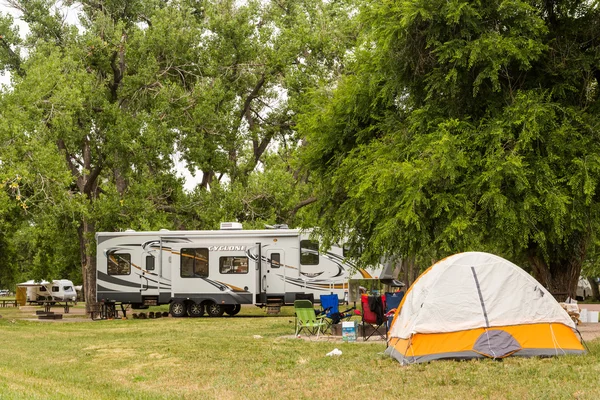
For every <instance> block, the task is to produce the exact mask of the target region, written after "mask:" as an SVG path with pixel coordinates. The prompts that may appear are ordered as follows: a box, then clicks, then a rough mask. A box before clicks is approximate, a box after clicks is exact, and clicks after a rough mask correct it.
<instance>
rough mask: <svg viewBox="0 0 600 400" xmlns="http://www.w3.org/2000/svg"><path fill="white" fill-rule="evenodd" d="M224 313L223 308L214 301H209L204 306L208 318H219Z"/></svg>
mask: <svg viewBox="0 0 600 400" xmlns="http://www.w3.org/2000/svg"><path fill="white" fill-rule="evenodd" d="M224 312H225V308H224V307H223V306H221V305H220V304H217V303H215V302H214V301H210V302H208V303H207V304H206V313H207V314H208V316H209V317H220V316H222V315H223V313H224Z"/></svg>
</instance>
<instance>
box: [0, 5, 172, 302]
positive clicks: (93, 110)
mask: <svg viewBox="0 0 600 400" xmlns="http://www.w3.org/2000/svg"><path fill="white" fill-rule="evenodd" d="M10 3H11V5H13V6H14V7H17V8H18V9H19V10H21V11H22V12H23V19H24V20H25V21H26V22H28V24H29V27H30V29H31V34H30V35H29V36H28V37H27V39H26V40H25V41H24V43H23V45H24V46H26V47H27V49H28V54H27V57H26V58H22V59H21V58H19V59H15V58H14V57H13V58H9V59H7V58H6V57H5V58H3V61H4V62H5V68H8V66H11V65H12V71H13V72H15V71H16V72H17V73H16V74H13V81H12V83H13V86H12V88H11V89H10V90H9V91H7V92H5V93H3V95H2V98H1V99H0V103H1V105H2V107H1V109H0V114H2V120H3V121H10V123H5V124H2V126H1V128H0V134H1V135H2V139H3V140H2V142H3V144H4V146H3V147H2V160H3V164H2V166H3V169H4V170H5V171H9V172H7V173H9V174H12V175H14V176H18V177H19V182H18V183H17V186H16V187H17V188H18V189H19V194H18V195H16V194H15V193H13V195H14V196H15V197H14V198H15V200H16V201H19V202H21V203H22V204H23V205H24V206H23V208H24V209H27V210H28V213H31V214H32V217H31V221H32V224H33V226H35V227H36V229H39V230H40V232H42V234H43V236H44V238H42V239H41V241H42V243H41V244H40V243H36V244H37V245H38V249H40V248H41V249H44V248H48V247H50V246H51V245H52V240H53V239H55V238H56V236H55V235H49V232H51V230H50V229H48V228H50V227H52V226H54V227H56V226H57V223H58V221H65V220H67V221H68V223H69V224H70V226H71V227H73V228H74V229H73V230H69V229H66V230H63V232H70V233H71V234H72V233H73V232H76V237H77V238H78V241H77V242H78V248H79V255H80V265H81V268H82V272H81V276H82V279H83V283H84V290H85V297H86V300H88V301H87V303H86V305H87V311H88V312H89V311H90V310H91V307H92V306H93V304H94V301H95V298H96V296H95V289H96V285H95V275H96V271H95V248H94V234H95V232H96V229H98V228H99V229H102V228H104V229H107V230H108V229H110V230H113V229H119V228H122V227H123V224H122V223H121V221H120V220H119V219H121V218H122V219H123V220H127V224H130V223H132V221H131V220H130V219H129V218H127V216H126V214H128V213H125V212H123V209H127V208H129V209H130V211H129V212H131V211H133V210H136V209H138V210H139V209H143V210H144V212H145V215H144V216H143V217H142V218H136V219H135V221H133V223H132V225H134V227H135V226H136V225H139V224H143V223H144V222H143V221H144V220H145V221H148V220H150V221H151V220H153V219H155V220H156V219H158V220H160V219H161V217H160V215H161V208H162V207H163V206H165V205H168V203H169V201H172V200H171V199H170V197H173V196H174V194H176V193H177V190H178V189H177V187H180V182H179V181H176V180H173V179H172V178H170V176H171V175H172V173H171V171H170V170H171V168H172V164H171V158H170V155H171V154H172V151H173V141H174V137H175V133H174V132H173V130H172V129H170V128H169V127H168V126H166V125H165V124H163V123H162V122H161V121H160V119H157V118H155V113H156V112H157V111H156V109H157V107H161V106H162V105H161V101H168V100H169V93H166V94H165V93H161V94H162V96H147V95H146V92H144V89H145V86H144V84H145V82H143V81H141V82H140V80H141V78H144V76H143V74H142V72H140V71H138V70H137V69H135V68H133V66H137V65H141V64H143V63H142V62H139V60H132V61H128V59H127V58H126V49H128V46H129V44H130V42H129V40H131V41H132V42H133V43H136V39H139V36H142V37H143V32H142V33H141V30H142V29H141V28H140V27H139V26H138V25H136V23H137V22H138V21H139V18H140V16H141V15H145V12H146V9H144V7H142V3H139V2H127V4H121V3H118V2H117V3H110V2H104V3H95V2H84V3H83V9H84V12H83V16H82V26H83V32H82V33H80V32H79V31H78V29H77V28H75V27H73V26H69V25H66V24H65V23H64V21H63V19H62V16H61V15H60V14H59V13H58V12H52V11H51V10H52V5H53V3H52V2H48V1H45V0H39V1H38V0H34V1H25V0H23V1H11V2H10ZM144 5H145V6H149V7H151V6H153V4H150V3H149V2H144ZM150 9H151V10H152V7H151V8H150ZM180 18H183V16H180ZM15 43H16V42H15ZM137 45H138V46H140V44H139V43H137ZM162 50H163V49H157V51H162ZM131 53H132V54H133V55H136V53H135V52H131ZM13 55H14V56H20V57H21V56H22V55H20V54H18V53H17V52H16V51H13ZM128 62H129V63H130V65H131V66H132V67H129V68H128V67H127V63H128ZM11 63H12V64H11ZM17 65H18V67H19V68H17ZM134 77H136V78H138V79H134ZM175 184H176V185H175ZM179 191H181V189H179ZM146 225H153V224H152V223H151V222H150V223H146ZM43 232H45V234H44V233H43ZM77 242H76V243H77ZM34 253H35V254H39V255H41V254H43V252H40V251H39V250H36V251H34ZM43 261H44V260H40V262H39V263H38V264H43ZM48 269H49V266H47V265H46V273H48Z"/></svg>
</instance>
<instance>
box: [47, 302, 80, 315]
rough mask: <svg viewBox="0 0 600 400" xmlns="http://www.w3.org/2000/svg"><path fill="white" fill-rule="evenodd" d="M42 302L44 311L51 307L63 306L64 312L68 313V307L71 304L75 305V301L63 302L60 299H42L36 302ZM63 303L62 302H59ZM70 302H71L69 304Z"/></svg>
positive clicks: (48, 310)
mask: <svg viewBox="0 0 600 400" xmlns="http://www.w3.org/2000/svg"><path fill="white" fill-rule="evenodd" d="M39 303H42V307H44V311H45V312H47V313H48V312H50V309H51V308H52V307H63V308H64V310H65V314H68V313H69V309H70V308H71V306H72V305H76V304H77V302H74V301H65V302H60V301H43V302H38V304H39ZM61 303H63V304H61ZM71 303H72V304H71Z"/></svg>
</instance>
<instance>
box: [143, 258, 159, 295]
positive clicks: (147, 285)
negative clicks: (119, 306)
mask: <svg viewBox="0 0 600 400" xmlns="http://www.w3.org/2000/svg"><path fill="white" fill-rule="evenodd" d="M158 254H159V252H157V251H154V250H151V251H144V252H142V266H141V267H142V273H141V274H140V295H141V296H142V304H145V305H158V304H159V303H158V296H159V293H160V284H161V276H160V271H159V263H160V261H159V260H158V257H157V256H158Z"/></svg>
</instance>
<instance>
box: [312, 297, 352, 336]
mask: <svg viewBox="0 0 600 400" xmlns="http://www.w3.org/2000/svg"><path fill="white" fill-rule="evenodd" d="M320 301H321V308H322V311H321V314H322V315H324V316H325V318H326V321H327V323H328V328H329V329H330V331H331V325H333V324H339V323H340V322H341V321H342V320H348V319H350V317H352V315H353V314H352V311H353V310H354V307H352V308H349V309H347V310H344V311H343V312H340V299H339V297H338V295H337V294H322V295H321V296H320Z"/></svg>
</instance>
